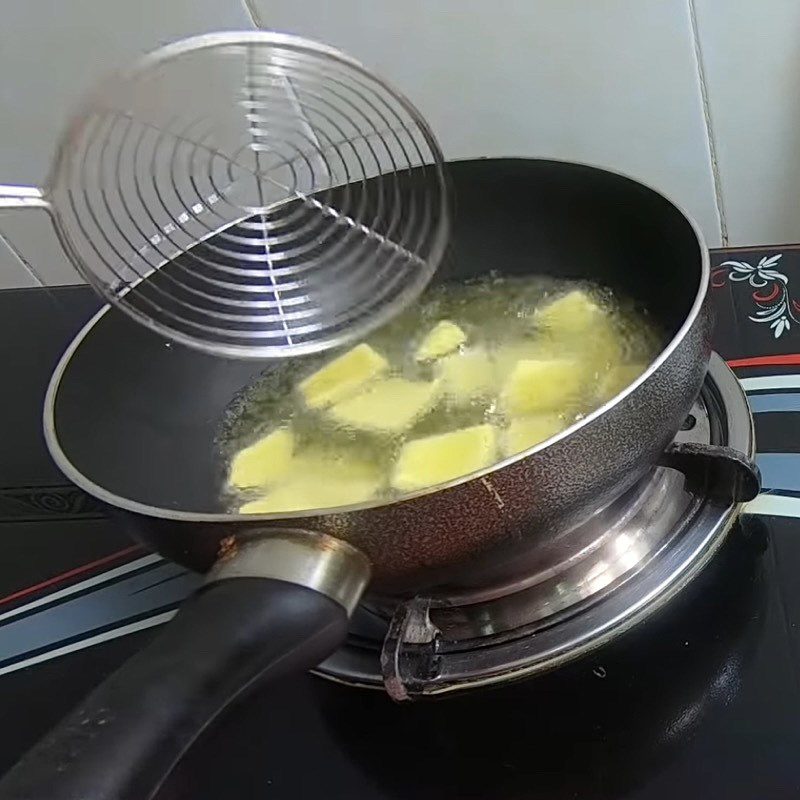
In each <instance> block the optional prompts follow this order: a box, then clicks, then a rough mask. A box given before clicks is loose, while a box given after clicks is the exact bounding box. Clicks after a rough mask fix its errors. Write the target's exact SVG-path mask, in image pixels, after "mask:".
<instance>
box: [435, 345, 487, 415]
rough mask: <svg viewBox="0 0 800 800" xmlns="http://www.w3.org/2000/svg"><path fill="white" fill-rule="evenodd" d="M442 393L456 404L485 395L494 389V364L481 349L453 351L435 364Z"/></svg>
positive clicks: (468, 401)
mask: <svg viewBox="0 0 800 800" xmlns="http://www.w3.org/2000/svg"><path fill="white" fill-rule="evenodd" d="M436 377H437V378H438V379H439V380H440V381H441V386H442V392H443V394H444V395H445V396H446V397H447V398H448V399H449V400H451V401H452V402H454V403H456V404H457V405H468V404H469V403H470V402H471V401H472V400H475V399H477V398H481V397H487V396H489V395H491V394H492V393H493V391H494V365H493V363H492V360H491V359H490V358H489V356H488V355H487V353H486V352H485V351H483V350H472V351H467V352H466V353H455V354H453V355H451V356H447V357H446V358H443V359H442V360H441V361H440V362H439V363H438V364H437V365H436Z"/></svg>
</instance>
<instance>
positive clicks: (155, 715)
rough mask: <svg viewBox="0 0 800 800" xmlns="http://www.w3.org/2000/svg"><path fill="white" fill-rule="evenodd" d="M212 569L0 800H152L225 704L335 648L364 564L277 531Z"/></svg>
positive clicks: (322, 540)
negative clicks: (165, 622)
mask: <svg viewBox="0 0 800 800" xmlns="http://www.w3.org/2000/svg"><path fill="white" fill-rule="evenodd" d="M256 572H258V575H256V574H255V573H256ZM212 573H213V574H212V575H211V581H210V582H209V583H207V584H206V585H205V586H204V587H203V588H202V589H200V591H198V592H197V593H196V594H195V595H194V596H193V597H192V598H191V599H190V600H189V601H188V602H187V603H185V604H184V605H183V607H182V608H181V610H180V612H179V613H178V614H177V615H176V617H175V618H174V620H173V621H172V622H170V623H169V624H168V625H167V626H166V627H165V628H164V629H163V631H162V632H161V633H160V634H159V635H158V636H157V637H156V638H155V639H154V640H153V641H152V642H151V643H150V644H149V645H148V646H147V647H145V649H144V650H142V651H140V652H139V653H138V654H137V655H136V656H134V657H133V658H132V659H131V660H130V661H128V662H127V663H126V664H124V665H123V666H122V667H121V668H120V669H119V670H118V671H117V672H115V673H113V674H112V675H111V676H110V677H109V678H107V679H106V681H105V682H104V683H102V684H101V685H100V686H99V687H98V688H97V689H95V691H94V692H92V694H90V695H89V697H88V698H86V699H85V700H84V701H83V702H82V703H81V704H80V705H79V706H78V708H76V709H75V710H74V711H73V712H72V713H71V714H70V715H69V716H67V718H66V719H64V720H63V721H62V722H61V723H60V724H59V725H58V726H57V727H56V728H55V729H54V730H53V731H52V732H51V733H50V734H49V735H48V736H46V738H44V739H43V740H42V741H41V742H39V744H37V745H36V746H34V748H33V749H32V750H31V751H29V752H28V753H27V754H26V755H25V756H24V757H23V759H22V760H21V761H20V762H19V763H18V764H17V765H16V766H15V767H13V768H12V769H11V771H10V772H9V773H8V774H7V775H6V776H5V778H4V779H3V780H2V781H0V798H2V800H12V799H13V800H23V798H24V799H25V800H34V798H35V800H41V798H48V800H79V799H80V800H112V799H113V800H146V798H151V797H153V795H154V794H155V793H156V792H157V791H158V788H159V787H160V786H161V784H162V783H163V781H164V779H165V778H166V777H167V775H168V774H169V773H170V771H171V770H172V768H173V767H174V766H175V764H176V763H177V761H178V760H179V759H180V757H181V756H182V755H183V754H184V752H185V751H186V750H187V749H188V748H189V746H190V745H191V744H192V742H193V741H194V740H195V739H196V738H197V737H198V736H199V734H200V733H201V732H202V731H203V730H204V729H205V728H206V727H207V726H208V725H209V723H211V722H212V721H213V720H214V718H215V717H216V716H217V715H218V714H219V713H220V712H221V711H222V710H223V709H224V708H225V707H226V706H228V705H229V704H230V703H231V702H232V701H234V700H235V699H236V698H237V697H239V696H241V695H242V694H243V693H244V692H245V691H246V690H248V689H249V688H251V687H252V686H253V685H254V684H255V683H256V682H260V681H267V680H274V679H276V678H279V677H281V676H283V675H286V674H287V673H291V672H295V671H300V670H305V669H309V668H310V667H312V666H314V665H316V664H317V663H319V662H320V661H322V660H323V659H324V658H325V657H326V656H328V655H329V654H330V653H331V652H333V650H335V649H336V648H337V647H338V646H339V645H340V644H341V643H342V641H343V640H344V637H345V635H346V631H347V620H348V615H349V613H350V611H351V610H352V608H353V607H354V606H355V604H356V602H357V601H358V597H359V596H360V594H361V591H362V590H363V589H364V587H365V586H366V583H367V580H368V578H369V564H368V562H367V561H366V559H365V558H364V557H363V556H362V555H361V553H359V552H358V551H357V550H355V549H354V548H352V547H350V546H349V545H347V544H345V543H343V542H340V541H338V540H337V539H333V538H331V537H327V536H323V535H317V534H311V533H306V532H301V531H277V536H276V533H273V532H271V533H270V534H269V536H263V537H260V538H258V539H254V540H249V541H248V542H246V543H245V544H244V545H241V544H239V543H233V546H232V547H231V548H229V552H228V553H227V554H226V555H225V556H224V557H223V559H221V561H220V562H219V563H218V565H217V566H216V567H215V568H214V570H212Z"/></svg>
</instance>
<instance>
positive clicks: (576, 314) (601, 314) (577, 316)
mask: <svg viewBox="0 0 800 800" xmlns="http://www.w3.org/2000/svg"><path fill="white" fill-rule="evenodd" d="M606 317H607V315H606V312H605V311H604V310H603V308H602V307H601V306H600V305H599V304H598V303H597V302H596V301H595V300H593V299H592V297H591V296H590V295H589V294H587V293H586V292H584V291H582V290H580V289H574V290H573V291H571V292H568V293H567V294H565V295H563V296H562V297H559V298H558V299H557V300H553V302H551V303H548V304H547V305H545V306H542V307H540V308H538V309H536V311H535V312H534V315H533V321H534V323H535V324H536V326H537V327H538V328H542V329H543V330H546V331H548V332H549V333H552V334H555V335H564V334H567V335H573V334H581V333H586V334H588V333H589V332H590V330H591V328H592V327H594V326H595V325H597V324H598V323H599V322H602V321H603V320H605V319H606Z"/></svg>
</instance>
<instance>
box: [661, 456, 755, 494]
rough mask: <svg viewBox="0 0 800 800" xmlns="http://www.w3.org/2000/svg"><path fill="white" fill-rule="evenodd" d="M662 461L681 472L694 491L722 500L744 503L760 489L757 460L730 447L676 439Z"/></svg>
mask: <svg viewBox="0 0 800 800" xmlns="http://www.w3.org/2000/svg"><path fill="white" fill-rule="evenodd" d="M659 464H660V465H661V466H662V467H669V468H671V469H676V470H678V472H682V473H683V474H684V477H685V478H686V483H687V486H688V487H689V488H690V489H691V490H692V491H697V492H700V491H702V492H706V493H708V494H709V495H710V496H711V497H712V498H713V499H715V500H719V501H720V502H723V503H744V502H747V501H748V500H752V499H753V498H754V497H756V496H757V495H758V493H759V492H760V491H761V472H760V471H759V469H758V465H757V464H756V462H755V461H754V460H753V459H752V458H750V457H749V456H747V455H745V454H744V453H740V452H739V451H738V450H734V449H733V448H731V447H723V446H722V445H716V444H700V443H698V442H673V443H672V444H671V445H669V447H667V449H666V450H665V451H664V452H663V453H662V455H661V458H660V459H659Z"/></svg>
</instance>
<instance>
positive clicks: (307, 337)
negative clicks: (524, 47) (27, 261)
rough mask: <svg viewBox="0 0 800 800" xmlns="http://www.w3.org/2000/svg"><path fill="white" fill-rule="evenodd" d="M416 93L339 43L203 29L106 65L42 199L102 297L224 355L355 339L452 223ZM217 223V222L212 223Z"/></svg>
mask: <svg viewBox="0 0 800 800" xmlns="http://www.w3.org/2000/svg"><path fill="white" fill-rule="evenodd" d="M442 161H443V159H442V154H441V151H440V149H439V146H438V144H437V142H436V140H435V138H434V136H433V134H432V133H431V131H430V129H429V127H428V126H427V124H426V123H425V121H424V120H423V119H422V117H421V115H420V114H419V112H418V111H417V110H416V109H415V108H414V107H413V106H412V105H411V104H410V103H409V102H408V101H407V100H406V99H405V98H404V97H403V96H402V95H400V94H399V93H398V92H397V91H395V90H394V89H392V88H391V87H390V86H388V85H387V84H386V83H385V82H384V81H382V80H380V79H379V78H377V77H375V76H374V75H372V74H370V73H369V72H368V71H367V70H365V69H364V68H363V67H362V66H361V65H359V64H358V63H357V62H356V61H354V60H353V59H351V58H350V57H349V56H346V55H344V54H343V53H341V52H339V51H337V50H334V49H333V48H330V47H327V46H325V45H321V44H318V43H315V42H311V41H308V40H305V39H300V38H298V37H294V36H289V35H285V34H274V33H266V32H248V33H222V34H210V35H205V36H200V37H195V38H192V39H187V40H184V41H181V42H177V43H175V44H172V45H169V46H167V47H165V48H162V49H160V50H158V51H156V52H155V53H152V54H150V55H148V56H146V57H145V58H144V59H143V60H142V61H141V62H140V63H139V64H138V65H137V66H136V67H134V68H133V69H131V70H129V71H127V72H124V73H121V74H119V75H116V76H114V77H113V78H110V79H109V80H107V81H106V82H105V83H104V84H103V85H102V86H101V87H100V89H99V90H98V91H96V92H95V93H94V94H93V95H92V96H91V97H90V98H89V99H88V100H87V102H86V103H85V104H84V106H83V107H82V108H81V110H80V111H79V113H78V114H76V116H75V117H74V118H73V120H72V121H71V123H70V125H69V127H68V129H67V132H66V135H65V136H64V137H63V139H62V141H61V144H60V146H59V149H58V152H57V157H56V160H55V164H54V167H53V171H52V178H51V181H50V188H49V189H46V190H41V192H37V190H34V189H30V188H26V187H0V207H1V206H4V205H5V206H10V205H15V206H27V205H39V206H44V207H46V208H48V209H49V210H50V211H51V213H52V216H53V219H54V223H55V226H56V230H57V232H58V234H59V238H60V240H61V243H62V246H63V247H64V249H65V250H66V252H67V254H68V255H69V256H70V258H71V260H72V261H73V262H74V264H75V266H76V268H77V269H78V271H79V272H80V273H81V275H82V276H83V277H84V278H85V279H86V280H87V281H88V282H89V283H91V284H92V286H94V287H95V289H96V290H97V291H98V292H99V293H100V294H102V296H103V297H104V298H105V299H106V300H108V301H109V302H110V303H113V304H114V305H116V306H117V307H119V308H120V309H122V310H123V311H125V312H126V313H128V314H130V315H132V316H133V317H135V318H136V319H137V320H139V321H141V322H143V323H144V324H146V325H148V326H150V327H151V328H153V329H154V330H156V331H158V332H160V333H162V334H164V335H165V336H167V337H169V338H171V339H174V340H177V341H180V342H182V343H185V344H187V345H190V346H194V347H199V348H201V349H203V350H206V351H210V352H213V353H217V354H224V355H229V356H240V357H260V358H264V357H273V356H287V355H297V354H302V353H309V352H315V351H320V350H324V349H327V348H330V347H334V346H337V345H340V344H343V343H345V342H348V341H352V340H354V339H357V338H359V337H361V336H363V335H364V334H366V333H367V332H368V331H370V330H372V329H374V328H375V327H377V326H379V325H380V324H381V323H383V322H385V321H386V320H388V319H389V318H390V317H392V316H393V315H394V314H396V313H397V312H398V311H399V310H401V309H402V308H403V307H405V306H406V305H407V304H408V303H410V302H412V301H413V300H414V299H415V298H416V297H417V296H418V295H419V293H420V292H421V291H422V290H423V289H424V287H425V286H426V284H427V283H428V281H429V280H430V278H431V276H432V275H433V273H434V271H435V269H436V267H437V266H438V263H439V261H440V260H441V258H442V255H443V252H444V249H445V245H446V241H447V236H448V208H447V193H446V185H445V179H444V172H443V166H442ZM212 237H213V238H212Z"/></svg>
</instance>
